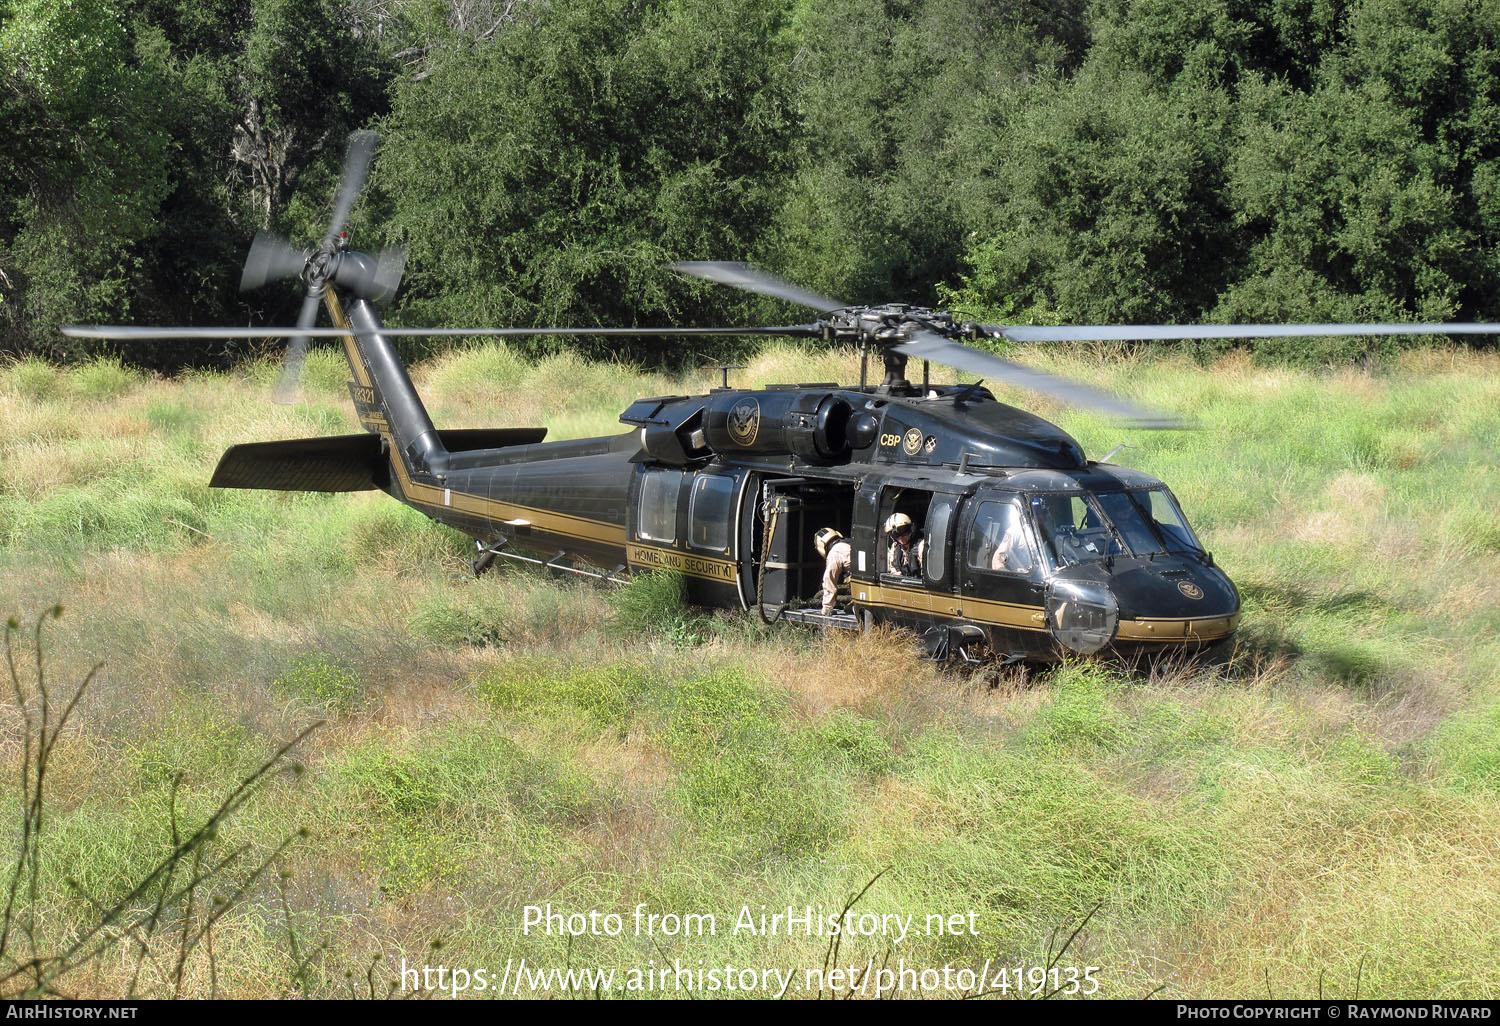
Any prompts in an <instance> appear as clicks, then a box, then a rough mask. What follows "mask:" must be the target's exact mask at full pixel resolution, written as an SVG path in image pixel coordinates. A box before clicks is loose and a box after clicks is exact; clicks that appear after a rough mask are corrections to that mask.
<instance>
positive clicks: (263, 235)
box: [240, 232, 310, 292]
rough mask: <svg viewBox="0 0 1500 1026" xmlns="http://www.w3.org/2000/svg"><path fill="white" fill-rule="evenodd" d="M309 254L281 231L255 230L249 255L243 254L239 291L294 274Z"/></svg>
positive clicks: (247, 290)
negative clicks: (274, 233)
mask: <svg viewBox="0 0 1500 1026" xmlns="http://www.w3.org/2000/svg"><path fill="white" fill-rule="evenodd" d="M309 255H310V254H309V253H308V252H307V250H303V249H298V248H297V247H296V246H293V245H292V244H291V243H290V242H288V241H287V240H286V239H283V238H282V237H281V236H280V235H273V234H272V233H271V232H256V233H255V241H254V242H252V243H251V244H250V255H249V256H247V257H245V270H244V272H243V273H242V274H241V275H240V291H241V292H249V291H250V290H251V289H258V288H260V287H261V286H262V285H264V284H265V283H266V282H268V281H275V280H277V279H278V278H295V277H297V276H298V275H300V274H301V273H302V268H303V267H305V266H306V265H307V258H308V256H309Z"/></svg>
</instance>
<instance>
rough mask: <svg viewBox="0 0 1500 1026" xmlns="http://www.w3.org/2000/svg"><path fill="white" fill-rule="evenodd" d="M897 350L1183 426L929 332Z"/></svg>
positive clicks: (1140, 423) (1138, 418) (1153, 423)
mask: <svg viewBox="0 0 1500 1026" xmlns="http://www.w3.org/2000/svg"><path fill="white" fill-rule="evenodd" d="M895 349H896V351H897V352H898V353H905V354H906V355H907V356H908V357H911V356H915V357H916V358H917V359H919V360H930V361H932V362H933V363H941V364H944V365H946V366H948V367H953V368H955V369H957V370H961V371H968V372H969V373H971V374H981V375H983V376H985V377H987V378H990V379H991V380H999V381H1003V382H1005V383H1006V384H1008V385H1014V386H1015V387H1017V388H1024V389H1027V390H1029V391H1032V392H1040V393H1041V394H1042V395H1048V396H1051V397H1052V398H1054V399H1057V400H1060V401H1061V402H1064V403H1067V404H1068V405H1070V406H1079V407H1082V408H1084V409H1090V410H1097V411H1099V412H1100V413H1105V414H1109V415H1110V416H1114V417H1119V418H1121V419H1123V420H1127V421H1130V422H1132V423H1134V424H1135V425H1136V426H1137V427H1142V428H1174V427H1185V426H1186V425H1184V424H1183V423H1182V422H1181V421H1180V420H1179V419H1177V418H1176V417H1173V416H1170V415H1168V414H1165V413H1160V412H1158V411H1156V410H1153V409H1150V408H1149V407H1145V406H1139V405H1137V404H1136V403H1133V402H1130V401H1129V400H1128V399H1122V398H1120V397H1119V396H1116V395H1111V394H1110V393H1108V392H1105V391H1103V390H1102V389H1098V388H1094V387H1093V386H1092V385H1085V384H1083V383H1081V382H1078V381H1072V380H1069V379H1068V378H1060V377H1057V376H1056V375H1053V374H1048V373H1046V372H1044V371H1039V370H1035V369H1033V368H1031V367H1027V366H1025V365H1023V364H1019V363H1015V362H1013V361H1011V360H1006V359H1002V358H1001V357H998V356H996V355H994V354H993V353H986V352H983V351H981V350H978V349H974V348H971V347H970V346H966V345H963V344H961V343H958V342H953V341H950V340H949V339H946V338H943V336H941V335H939V334H937V333H936V332H932V331H919V332H917V333H916V335H915V337H914V338H913V340H912V341H910V342H906V343H903V344H901V345H899V346H896V347H895Z"/></svg>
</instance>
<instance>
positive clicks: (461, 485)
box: [226, 290, 1240, 660]
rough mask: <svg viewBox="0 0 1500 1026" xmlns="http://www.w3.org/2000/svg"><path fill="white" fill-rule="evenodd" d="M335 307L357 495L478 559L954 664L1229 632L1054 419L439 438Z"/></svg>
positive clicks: (650, 427) (1225, 613) (350, 319)
mask: <svg viewBox="0 0 1500 1026" xmlns="http://www.w3.org/2000/svg"><path fill="white" fill-rule="evenodd" d="M328 306H329V310H330V312H331V313H332V314H333V317H334V321H335V323H337V324H338V325H339V326H340V327H344V328H346V329H348V330H349V332H350V334H349V336H348V337H347V338H346V341H345V352H346V356H347V357H348V359H349V364H350V370H351V380H350V382H349V391H350V396H351V399H352V400H353V402H354V405H355V409H356V411H357V414H358V416H359V419H360V422H361V424H362V426H363V427H364V428H365V430H366V431H367V432H369V433H370V434H371V435H378V436H379V439H380V441H379V443H378V454H377V455H378V460H377V462H378V466H377V467H376V468H375V471H374V472H373V473H372V474H371V475H370V484H369V485H368V486H369V487H380V488H382V489H384V490H385V491H387V492H388V493H389V494H391V495H392V496H393V497H395V498H397V499H399V500H400V501H402V502H405V503H407V504H409V505H411V506H413V507H415V508H416V509H418V510H420V511H422V512H423V513H425V514H426V515H428V516H430V517H432V518H433V519H435V520H438V521H440V522H442V523H444V524H448V525H450V526H452V527H454V528H456V529H458V530H460V531H463V532H464V533H466V534H468V535H469V536H470V537H472V538H474V539H475V540H476V542H477V543H478V546H479V548H480V550H481V554H489V555H490V557H491V558H493V556H494V555H495V554H502V555H509V554H512V553H515V552H517V550H520V549H524V550H527V551H529V552H530V553H531V554H532V556H531V557H530V558H532V559H533V560H538V559H539V560H541V561H542V562H544V563H546V564H548V565H550V566H552V567H554V568H555V569H557V570H560V571H574V572H589V573H595V574H599V573H603V574H605V575H609V576H614V575H617V574H621V573H622V572H625V571H643V570H657V569H660V570H669V571H673V572H676V573H679V574H681V575H682V577H683V579H684V580H685V582H686V584H687V589H688V595H689V598H690V599H691V600H692V601H694V602H697V603H700V604H703V605H707V606H724V607H738V608H743V609H752V610H759V611H760V613H761V615H763V616H765V617H766V618H767V619H774V618H777V617H785V618H787V619H794V620H802V621H804V622H813V623H820V624H823V625H825V626H837V627H849V628H857V627H868V626H871V625H873V624H877V623H891V624H896V625H900V626H905V627H910V628H912V629H914V630H916V631H917V632H918V633H919V634H920V635H921V637H922V639H923V642H924V644H925V645H926V646H927V648H928V649H929V651H931V652H933V653H934V654H939V655H941V654H960V655H964V656H966V657H970V658H974V657H978V656H983V655H992V656H1003V657H1015V658H1029V659H1042V660H1045V659H1053V658H1057V657H1059V656H1060V655H1064V654H1066V653H1068V652H1079V653H1089V652H1095V651H1100V650H1102V649H1106V648H1114V649H1121V648H1146V649H1150V650H1162V649H1164V648H1172V649H1177V648H1183V647H1196V646H1199V645H1202V644H1204V643H1207V642H1214V641H1219V640H1223V639H1225V638H1228V637H1229V636H1230V635H1231V634H1232V633H1233V631H1234V628H1235V626H1236V623H1237V621H1238V617H1239V611H1240V603H1239V596H1238V594H1237V592H1236V591H1235V588H1234V585H1233V584H1232V583H1231V582H1230V580H1229V579H1228V577H1227V576H1225V574H1224V573H1223V572H1222V571H1221V570H1220V569H1219V568H1218V567H1217V566H1215V565H1214V563H1213V560H1212V558H1211V557H1210V556H1209V555H1208V554H1207V553H1206V552H1205V550H1204V549H1203V547H1202V546H1201V545H1200V544H1199V542H1198V540H1197V538H1196V537H1195V536H1194V535H1193V533H1192V530H1191V529H1190V528H1189V527H1188V525H1187V522H1186V520H1185V519H1184V518H1183V517H1182V514H1181V511H1180V509H1179V508H1178V506H1177V503H1176V501H1175V499H1174V498H1173V497H1172V495H1171V493H1170V492H1169V491H1168V490H1167V488H1166V487H1165V485H1163V484H1162V482H1160V481H1159V480H1157V479H1156V478H1153V477H1150V476H1149V475H1146V474H1143V473H1140V472H1139V471H1135V470H1130V469H1128V468H1124V467H1118V466H1112V465H1106V464H1101V463H1095V462H1090V461H1089V460H1087V459H1086V457H1085V456H1084V453H1083V450H1082V448H1081V447H1080V446H1079V445H1078V443H1077V442H1076V441H1075V440H1074V439H1073V438H1071V437H1070V436H1069V435H1068V434H1067V433H1066V432H1064V431H1062V430H1061V429H1060V428H1058V427H1057V426H1056V425H1054V424H1051V423H1049V422H1047V421H1045V420H1043V419H1042V418H1040V417H1036V416H1035V415H1033V414H1030V413H1027V412H1025V411H1022V410H1019V409H1016V408H1014V407H1011V406H1008V405H1005V404H1003V403H1000V402H998V401H996V400H995V398H994V397H993V396H992V395H991V394H990V393H989V392H988V391H987V390H985V389H983V388H979V387H977V386H968V387H938V388H932V389H925V390H923V389H907V390H904V392H896V391H895V390H892V389H888V388H873V387H865V388H847V387H840V386H837V385H831V384H815V385H788V386H773V387H769V388H765V389H759V390H742V389H730V388H722V389H715V390H714V391H712V392H711V393H709V394H707V395H698V396H664V397H656V398H650V399H642V400H639V401H637V402H636V403H634V404H633V405H632V406H631V407H630V408H629V409H628V410H626V411H625V412H624V414H623V415H622V417H621V420H622V421H624V422H625V423H626V424H627V425H628V429H627V430H625V431H624V432H622V433H620V434H618V435H614V436H606V437H600V438H587V439H578V440H571V441H560V442H546V441H543V440H542V438H543V436H544V434H545V432H544V431H543V430H542V429H507V430H505V431H498V432H483V431H479V432H461V431H458V432H455V431H448V432H444V431H439V430H437V429H436V428H434V427H433V425H432V424H431V422H430V420H428V419H427V416H426V413H425V410H424V409H423V408H422V406H421V403H420V401H419V400H418V399H417V397H416V393H415V390H414V389H413V388H412V386H411V383H410V380H409V379H408V378H407V376H406V374H405V371H404V368H402V367H401V365H400V363H399V361H398V360H397V359H396V358H395V354H394V350H393V349H392V348H391V347H390V346H389V343H388V341H387V340H385V339H384V338H383V337H382V336H381V335H380V324H379V320H378V318H377V317H376V315H375V313H374V310H373V308H372V307H371V306H370V304H369V303H367V302H365V301H364V300H360V299H349V298H347V297H345V298H344V299H343V300H341V299H340V297H339V296H337V295H334V294H332V290H330V295H329V297H328ZM356 441H357V439H356ZM371 444H375V443H374V441H373V439H372V442H371ZM373 451H374V450H372V452H373ZM226 459H227V457H226ZM262 486H263V485H262ZM903 514H904V515H905V516H906V517H907V518H909V519H910V520H911V521H912V523H913V525H914V526H915V528H916V530H917V536H916V537H917V538H918V539H919V540H920V543H921V550H920V551H921V555H922V559H921V561H920V563H921V565H920V569H919V570H918V571H917V572H914V573H905V574H903V573H897V572H895V571H896V569H897V567H896V566H894V565H893V564H892V563H891V556H892V554H893V553H892V549H891V546H892V545H893V544H894V542H893V540H892V539H891V538H890V537H887V536H886V534H885V531H884V526H883V525H885V524H886V523H887V521H888V520H889V518H891V517H892V516H893V515H903ZM830 527H831V528H833V529H835V530H837V531H838V532H839V533H840V534H842V535H843V536H844V537H846V538H847V539H848V540H849V543H850V547H851V549H850V565H849V569H848V574H847V580H846V582H845V584H846V586H847V593H846V594H845V593H843V592H841V593H840V595H839V601H838V603H837V605H838V609H839V612H837V613H836V614H835V615H832V616H826V615H823V614H821V613H820V612H819V611H818V607H819V606H820V605H821V602H820V594H821V586H822V583H823V577H824V560H823V558H822V557H821V556H819V555H818V553H817V552H816V551H815V547H814V535H815V534H816V533H817V532H818V531H819V530H820V529H822V528H830Z"/></svg>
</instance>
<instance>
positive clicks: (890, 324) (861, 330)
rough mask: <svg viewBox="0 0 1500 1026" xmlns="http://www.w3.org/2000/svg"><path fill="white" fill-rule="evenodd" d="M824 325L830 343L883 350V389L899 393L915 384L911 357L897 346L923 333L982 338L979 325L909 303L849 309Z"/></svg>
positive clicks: (830, 316) (836, 313) (837, 312)
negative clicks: (909, 378) (908, 366)
mask: <svg viewBox="0 0 1500 1026" xmlns="http://www.w3.org/2000/svg"><path fill="white" fill-rule="evenodd" d="M820 323H821V325H822V327H823V336H824V338H826V339H827V340H828V341H830V342H832V341H835V340H837V341H841V342H852V343H854V344H855V345H857V346H859V348H860V349H862V350H863V349H867V348H878V349H880V350H881V359H882V361H883V362H884V364H885V380H884V381H882V382H881V383H880V387H881V388H882V389H883V390H886V391H892V392H897V393H901V392H905V391H909V390H910V389H911V383H910V382H909V381H907V380H906V362H907V356H906V354H905V353H902V352H898V351H897V350H896V348H895V347H896V346H900V345H904V344H906V343H908V342H910V341H912V339H913V338H914V336H915V335H916V333H917V332H919V331H930V332H934V333H936V334H939V335H942V336H943V337H945V338H965V337H970V338H972V337H974V336H975V335H977V334H978V331H977V328H978V325H974V324H969V323H967V322H962V321H958V320H956V319H955V318H954V316H953V314H952V313H950V312H949V311H947V310H934V309H932V308H931V307H926V306H908V305H907V304H905V303H886V304H884V305H883V306H851V307H846V308H844V309H842V310H834V311H833V312H832V313H829V314H827V315H826V316H825V317H824V318H823V319H822V321H821V322H820Z"/></svg>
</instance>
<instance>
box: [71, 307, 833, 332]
mask: <svg viewBox="0 0 1500 1026" xmlns="http://www.w3.org/2000/svg"><path fill="white" fill-rule="evenodd" d="M309 298H311V297H309ZM304 309H305V304H304ZM61 330H62V333H63V334H64V335H66V336H67V337H68V338H109V339H143V338H213V339H227V338H292V337H293V336H300V337H302V338H343V337H344V336H345V335H347V334H349V333H348V332H347V331H345V330H344V329H343V328H314V327H311V326H310V325H309V326H308V327H305V328H304V327H296V328H145V327H115V326H112V325H105V324H69V325H67V326H65V327H64V328H62V329H61ZM820 333H821V331H820V329H819V327H818V325H816V324H785V325H781V326H779V327H771V326H754V327H749V328H381V329H380V334H382V335H392V336H395V335H405V336H409V337H423V338H441V337H447V338H451V337H457V336H464V335H476V336H477V335H484V336H501V337H513V336H518V335H625V336H631V337H635V336H640V335H792V336H794V337H799V338H817V337H818V336H819V334H820Z"/></svg>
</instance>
